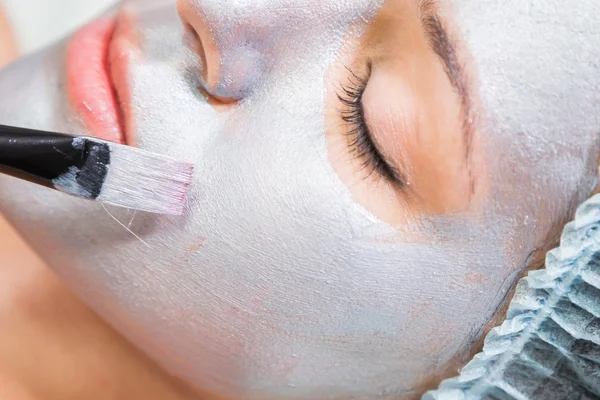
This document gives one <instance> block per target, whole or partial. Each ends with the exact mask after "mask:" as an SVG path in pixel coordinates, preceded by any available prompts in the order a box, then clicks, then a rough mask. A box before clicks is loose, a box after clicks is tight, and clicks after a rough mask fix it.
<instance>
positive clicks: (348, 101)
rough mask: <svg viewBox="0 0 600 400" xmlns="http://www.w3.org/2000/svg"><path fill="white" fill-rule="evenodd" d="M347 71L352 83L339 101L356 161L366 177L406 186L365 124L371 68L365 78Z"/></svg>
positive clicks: (349, 83)
mask: <svg viewBox="0 0 600 400" xmlns="http://www.w3.org/2000/svg"><path fill="white" fill-rule="evenodd" d="M347 70H348V71H349V72H350V75H351V76H350V79H349V81H348V83H347V84H345V85H343V86H342V87H341V90H340V91H339V92H338V95H337V97H338V99H339V100H340V102H341V103H342V104H343V105H344V108H343V109H342V110H340V113H341V116H342V120H343V121H344V122H345V123H346V125H347V126H348V131H347V132H346V136H347V138H348V146H349V147H350V150H351V151H352V153H353V154H354V156H355V158H356V159H358V160H361V162H362V168H363V170H366V171H367V177H370V176H371V175H372V174H373V173H374V172H376V173H377V175H378V176H379V177H383V178H385V179H387V180H388V181H389V182H393V183H396V184H398V185H400V186H404V179H403V178H402V176H401V174H400V173H399V172H398V171H396V170H395V168H393V167H392V166H390V165H389V164H388V163H387V162H386V161H385V159H384V157H383V155H382V154H381V152H380V151H379V149H378V148H377V146H376V145H375V141H374V140H373V136H372V134H371V132H370V131H369V127H368V126H367V123H366V121H365V113H364V107H363V104H362V97H363V94H364V93H365V89H366V88H367V83H368V81H369V76H370V75H371V68H370V66H369V71H368V74H367V75H366V77H361V76H359V75H357V74H355V73H354V72H353V71H352V70H350V69H349V68H347Z"/></svg>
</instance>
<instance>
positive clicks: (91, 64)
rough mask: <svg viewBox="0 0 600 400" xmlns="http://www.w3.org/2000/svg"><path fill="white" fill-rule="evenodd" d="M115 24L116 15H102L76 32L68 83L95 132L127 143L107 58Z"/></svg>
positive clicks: (80, 111)
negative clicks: (114, 16)
mask: <svg viewBox="0 0 600 400" xmlns="http://www.w3.org/2000/svg"><path fill="white" fill-rule="evenodd" d="M116 25H117V22H116V20H115V19H100V20H97V21H94V22H92V23H91V24H89V25H87V26H85V27H83V28H81V29H80V30H79V31H78V32H77V33H76V34H75V35H74V36H73V38H72V40H71V42H70V44H69V47H68V50H67V86H68V92H69V97H70V100H71V103H72V105H73V107H74V108H75V110H76V111H77V112H78V114H79V115H80V116H81V117H82V119H83V122H84V124H85V126H86V128H87V129H88V131H89V132H90V133H91V135H92V136H95V137H97V138H99V139H103V140H107V141H111V142H117V143H125V141H126V137H125V132H124V128H123V123H122V121H121V115H122V113H121V110H120V108H119V101H118V97H117V93H116V91H115V88H114V86H113V82H112V79H111V73H110V69H112V68H109V62H108V55H109V51H110V46H111V40H112V37H113V34H114V33H115V28H116Z"/></svg>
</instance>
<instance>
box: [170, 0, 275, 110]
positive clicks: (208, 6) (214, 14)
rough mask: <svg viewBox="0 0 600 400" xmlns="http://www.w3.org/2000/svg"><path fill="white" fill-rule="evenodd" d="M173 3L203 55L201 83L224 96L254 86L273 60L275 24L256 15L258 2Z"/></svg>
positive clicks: (236, 95) (215, 94)
mask: <svg viewBox="0 0 600 400" xmlns="http://www.w3.org/2000/svg"><path fill="white" fill-rule="evenodd" d="M236 3H237V4H236ZM245 3H249V2H245ZM250 3H251V2H250ZM177 7H178V12H179V15H180V17H181V19H182V21H183V24H184V25H185V26H186V28H187V30H188V31H189V32H190V35H191V36H192V40H193V42H194V44H193V45H194V47H195V49H196V51H197V53H198V54H199V55H200V57H201V59H202V67H201V68H202V70H201V71H199V73H200V74H201V77H202V81H203V82H202V83H203V85H204V89H205V90H206V91H207V92H208V93H209V94H210V95H211V96H212V97H214V98H217V99H220V100H222V101H226V102H227V101H232V100H240V99H242V98H244V97H246V96H248V95H249V94H250V93H251V92H252V91H253V90H255V88H256V87H257V85H258V84H260V82H261V81H262V80H263V78H264V74H265V73H266V67H267V65H268V64H269V58H271V61H272V50H273V43H274V40H275V36H277V35H276V34H275V32H273V31H274V30H276V29H279V30H280V29H281V28H277V25H278V24H277V23H275V24H273V23H271V22H270V21H268V20H266V18H262V17H259V15H258V14H260V7H252V4H250V5H243V4H241V5H240V2H229V3H223V2H222V1H218V0H178V2H177ZM279 25H280V24H279Z"/></svg>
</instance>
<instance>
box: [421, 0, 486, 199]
mask: <svg viewBox="0 0 600 400" xmlns="http://www.w3.org/2000/svg"><path fill="white" fill-rule="evenodd" d="M418 2H419V9H420V13H421V24H422V25H423V30H424V32H425V36H426V37H427V40H428V42H429V45H430V47H431V48H432V50H433V51H434V53H435V54H436V55H437V56H438V57H439V58H440V59H441V61H442V64H443V66H444V70H445V72H446V75H448V79H449V80H450V83H451V84H452V86H453V87H454V90H455V91H456V93H457V94H458V96H459V98H460V102H461V109H462V110H461V111H462V115H463V121H462V130H463V136H464V140H465V144H466V146H465V158H466V160H467V161H469V160H470V156H471V147H472V141H473V122H472V109H471V98H470V96H469V85H468V79H467V78H466V74H465V72H464V67H463V65H462V64H461V63H460V60H459V58H458V56H457V51H456V47H455V45H454V43H453V41H452V40H451V39H450V36H449V35H448V32H447V30H446V28H445V27H444V24H443V23H442V21H441V19H440V16H439V15H438V13H437V5H436V1H435V0H418ZM474 185H475V183H474V182H473V181H472V186H473V187H472V191H474Z"/></svg>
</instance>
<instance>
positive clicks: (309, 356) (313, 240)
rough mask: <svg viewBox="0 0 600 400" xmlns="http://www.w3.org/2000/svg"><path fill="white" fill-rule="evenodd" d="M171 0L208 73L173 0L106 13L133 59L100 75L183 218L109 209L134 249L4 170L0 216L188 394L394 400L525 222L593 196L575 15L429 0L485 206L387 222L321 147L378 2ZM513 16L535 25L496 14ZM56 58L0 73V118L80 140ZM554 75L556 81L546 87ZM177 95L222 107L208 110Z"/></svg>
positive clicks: (509, 263) (439, 362)
mask: <svg viewBox="0 0 600 400" xmlns="http://www.w3.org/2000/svg"><path fill="white" fill-rule="evenodd" d="M397 1H399V0H397ZM407 1H408V0H407ZM181 3H183V5H184V6H185V9H186V10H187V11H186V13H187V14H185V15H187V16H188V17H189V18H188V19H185V18H184V20H185V22H186V23H188V24H189V26H190V27H191V28H190V29H195V30H197V31H200V32H201V33H200V34H199V36H200V38H201V39H202V40H203V41H204V42H206V40H207V32H208V37H209V38H210V40H212V42H210V43H205V45H206V46H207V47H208V46H212V47H213V48H214V51H215V53H214V54H216V55H217V57H216V59H217V60H218V62H216V63H215V62H214V59H210V60H205V62H204V63H203V62H202V59H201V57H200V56H199V55H198V54H197V53H194V52H192V51H191V50H190V47H189V46H188V45H187V44H188V43H189V29H188V32H186V29H185V28H184V24H182V22H181V20H180V18H179V16H178V15H177V10H176V4H175V1H170V0H155V1H142V0H131V1H127V2H125V3H124V5H125V6H126V8H125V14H124V16H122V17H121V18H122V20H126V21H128V22H127V23H126V24H125V23H123V25H122V27H123V26H127V27H128V28H127V29H125V28H123V29H120V30H118V31H117V32H118V34H120V35H123V36H122V37H121V36H119V39H122V40H123V41H124V42H126V43H129V44H130V45H132V46H134V47H135V49H136V50H135V51H134V56H133V57H132V60H131V62H130V63H129V64H126V68H125V67H124V68H122V75H121V79H122V80H123V81H124V82H126V83H125V84H120V85H119V84H118V85H119V86H120V87H121V90H120V91H119V95H120V97H121V102H122V108H123V109H124V114H125V121H124V125H125V126H126V130H127V131H128V138H127V140H128V141H130V142H131V143H135V144H136V145H139V146H140V147H142V148H144V149H148V150H151V151H156V152H160V153H163V154H166V155H170V156H173V157H180V158H182V159H185V160H190V161H194V162H195V168H196V171H197V174H196V178H195V181H194V184H193V185H192V188H191V189H190V195H189V202H188V206H187V209H186V213H185V215H184V216H183V217H180V218H178V217H165V216H154V215H147V214H142V213H137V214H135V213H133V212H127V211H123V210H117V209H109V211H110V213H111V214H112V215H113V216H114V217H115V218H117V219H118V220H119V221H121V222H123V223H124V224H125V225H126V226H128V227H129V229H130V230H131V231H133V232H135V233H136V235H138V236H139V237H140V238H142V239H143V242H142V241H140V240H138V239H137V238H136V237H134V236H132V235H131V234H130V232H128V231H127V230H126V229H124V228H123V227H122V226H121V225H119V224H117V223H116V222H115V221H114V219H113V218H111V216H109V215H108V214H107V212H106V210H104V209H103V208H102V207H101V206H97V205H94V204H88V203H83V202H80V201H77V200H72V199H69V198H64V197H63V196H60V195H55V194H54V193H51V192H48V191H45V190H38V189H37V188H33V187H31V186H29V185H26V184H22V183H20V182H16V181H13V180H9V179H4V178H3V179H1V180H0V185H1V189H0V190H1V191H2V193H3V195H2V196H1V198H0V206H1V207H2V210H4V211H6V212H7V214H8V217H9V218H10V220H11V221H12V222H13V223H14V224H15V225H16V226H17V227H18V229H19V230H20V232H21V233H22V234H23V235H24V236H25V237H26V238H27V240H28V241H29V242H30V243H31V244H32V245H33V246H34V247H35V248H36V250H37V251H38V252H39V253H40V254H41V255H42V257H43V258H44V259H45V260H46V261H47V262H48V263H49V264H50V265H51V266H52V268H54V269H55V271H56V272H57V273H58V274H59V275H60V276H61V278H62V279H63V280H64V281H65V282H67V283H68V284H69V285H70V287H71V288H72V289H73V290H75V291H76V292H77V293H78V294H79V295H80V296H81V297H82V298H84V299H85V300H86V301H87V302H88V304H90V305H91V306H92V307H93V308H94V309H95V310H96V311H97V312H98V313H99V314H100V315H101V316H102V317H103V318H104V319H106V320H107V321H109V322H110V323H111V324H112V325H113V326H115V327H116V328H117V329H118V330H119V331H120V332H121V333H123V334H124V335H126V336H127V337H128V338H129V339H130V340H132V341H133V342H134V343H135V344H137V345H138V346H139V347H140V348H141V349H143V350H144V351H145V352H146V353H147V354H149V355H150V356H152V357H153V358H154V359H156V360H157V361H158V362H159V363H160V364H161V365H162V366H164V367H166V368H167V369H169V371H171V372H173V373H175V374H177V375H178V376H181V377H183V378H184V379H187V380H188V381H190V382H191V383H193V384H194V385H196V386H198V387H201V388H203V389H205V390H207V391H210V392H214V393H218V394H220V395H222V396H224V397H234V398H244V399H252V398H278V399H281V398H319V399H326V398H331V399H333V398H365V399H366V398H369V399H372V398H397V397H398V396H399V395H407V396H411V395H414V394H415V393H416V391H417V390H418V389H416V388H417V387H418V385H419V384H420V383H421V382H422V381H423V380H426V379H427V377H428V376H429V375H436V374H438V373H442V371H443V369H444V368H445V366H446V365H447V363H448V362H449V361H450V360H452V359H453V358H454V357H455V356H457V355H458V354H462V353H463V352H464V351H465V350H468V349H470V348H471V347H472V345H473V343H474V342H475V341H476V340H477V339H478V338H479V337H480V336H481V334H482V330H483V327H484V326H485V324H486V323H487V322H488V321H489V319H490V318H491V317H492V316H493V315H494V313H495V312H496V310H497V308H498V307H499V305H500V304H501V303H502V301H503V300H504V298H505V296H506V295H507V293H508V291H509V290H510V288H511V286H512V284H513V283H514V282H515V280H516V279H517V278H518V276H519V274H520V272H521V270H522V268H523V267H524V265H525V263H526V261H527V257H528V255H529V253H530V252H531V250H532V249H533V248H534V247H535V245H536V243H538V242H539V240H540V237H538V236H539V235H542V236H543V235H545V234H546V233H547V231H548V229H549V228H548V224H546V222H545V221H546V220H545V219H542V218H541V217H542V215H541V214H540V215H536V212H538V210H544V212H549V213H553V212H558V211H557V210H564V209H565V208H567V204H568V203H569V202H571V201H573V200H575V201H576V200H577V199H578V197H577V196H578V195H579V194H580V193H581V196H585V195H586V194H587V192H589V190H590V189H591V187H592V186H593V184H594V181H595V178H594V176H593V173H592V171H591V169H590V166H591V165H592V164H593V163H594V162H595V161H596V154H597V153H596V150H597V137H596V136H594V135H593V134H595V132H596V131H597V130H596V128H597V127H598V126H600V124H599V122H600V121H598V118H600V113H599V112H598V110H597V108H598V104H600V103H599V102H597V101H596V102H594V104H592V102H590V101H589V99H590V98H591V96H594V95H595V94H594V93H599V92H600V91H599V90H598V89H600V88H598V79H597V77H598V76H600V74H598V73H599V72H600V71H597V68H596V67H594V65H593V64H592V63H587V64H586V63H585V62H582V61H590V60H592V59H594V57H592V56H593V55H594V54H597V52H600V50H596V49H600V43H596V44H597V45H595V46H592V45H590V46H589V48H588V47H585V46H583V44H582V43H583V40H584V39H585V40H587V39H589V40H590V43H595V42H598V41H600V39H599V38H598V37H595V38H592V36H588V35H587V34H586V33H585V32H584V33H581V32H578V31H576V28H575V27H576V26H579V25H580V24H579V23H577V21H578V20H579V19H585V18H584V17H577V15H591V14H592V13H591V12H590V10H588V8H590V7H592V4H593V3H592V2H591V1H589V2H585V1H584V2H583V3H582V2H579V3H578V5H573V4H570V3H569V4H567V1H566V0H563V1H560V0H556V1H553V2H552V4H556V5H557V7H558V6H559V5H562V6H561V7H558V9H560V12H559V15H562V17H557V16H554V15H553V14H552V15H550V14H549V15H545V14H544V13H543V10H538V9H537V8H536V7H540V8H541V7H542V6H541V5H540V6H537V3H536V2H534V1H529V0H528V1H521V2H517V1H513V2H510V3H511V5H508V4H506V5H505V3H502V4H491V2H490V4H491V5H488V6H487V8H486V6H484V5H481V6H479V5H477V4H479V3H480V2H475V1H468V0H462V1H458V0H457V1H449V0H448V1H447V3H449V4H448V5H447V9H448V10H450V9H451V8H453V9H454V12H455V13H456V15H457V20H456V21H457V25H458V27H459V28H460V29H459V30H463V28H464V30H463V31H464V35H465V40H466V43H467V48H468V50H470V51H471V52H472V53H473V64H474V67H475V70H476V71H479V70H480V71H481V77H480V87H479V86H478V87H477V90H479V89H481V92H482V93H481V96H482V99H481V102H482V108H484V109H485V110H486V111H487V112H488V113H489V115H486V116H485V118H483V119H482V121H483V124H484V126H485V127H486V128H489V130H488V131H486V130H485V129H484V132H483V139H482V141H483V142H484V144H485V146H486V148H489V149H490V151H489V154H488V153H486V154H488V156H487V158H488V159H489V163H490V165H491V167H490V174H491V175H493V177H492V178H491V181H492V184H491V185H490V186H491V189H490V194H489V198H488V199H486V200H485V201H484V205H483V206H482V207H481V209H480V210H478V211H477V213H469V214H458V215H453V216H439V217H431V218H421V219H420V220H419V222H417V221H415V222H413V223H408V224H406V226H402V227H401V229H400V228H396V227H391V226H390V225H388V224H387V223H385V222H383V221H381V220H379V219H378V218H376V217H375V216H374V215H373V214H372V213H370V212H369V211H367V210H366V209H365V208H364V207H363V206H362V205H360V204H358V203H357V202H356V201H355V200H354V197H353V195H352V193H351V192H350V190H349V189H348V187H347V186H346V185H345V184H344V183H343V182H342V181H341V180H340V178H339V177H338V174H337V173H336V171H335V170H334V169H333V167H332V165H331V162H330V158H329V154H328V146H327V141H326V137H325V132H326V125H325V114H326V108H327V107H326V100H325V99H326V88H327V85H328V84H329V82H327V81H326V76H327V71H328V70H329V69H330V68H331V67H332V65H333V64H335V63H336V62H338V61H337V60H338V59H339V56H340V53H341V52H342V50H343V49H344V47H345V46H346V45H347V43H349V42H352V41H356V40H358V39H359V38H360V37H361V34H362V33H363V32H364V30H365V28H366V27H367V24H368V23H369V22H370V21H372V19H373V18H374V17H375V15H376V14H377V12H378V11H379V10H380V7H381V6H382V4H381V1H378V0H346V1H340V0H327V1H316V0H301V1H300V2H298V1H293V0H261V1H246V2H244V1H235V2H233V1H232V2H222V1H217V0H203V1H201V0H193V1H189V2H186V1H182V2H181ZM476 3H477V4H476ZM512 3H514V4H512ZM534 3H535V4H534ZM485 4H487V3H485ZM526 5H527V6H526ZM529 6H531V7H533V8H532V9H533V10H536V11H539V13H540V15H539V20H540V21H541V22H540V26H539V27H538V25H535V24H532V23H527V22H526V21H521V22H522V23H523V25H518V24H517V23H516V22H514V21H519V20H525V19H526V18H529V17H530V16H529V14H528V13H527V12H526V10H525V8H526V7H529ZM569 7H571V8H573V9H574V10H576V11H573V12H571V11H569V10H566V8H569ZM509 8H510V10H509ZM553 10H555V8H553ZM576 12H577V14H576ZM579 12H586V13H584V14H578V13H579ZM448 15H449V16H450V15H453V14H451V13H450V11H448ZM544 15H545V18H547V19H549V20H551V21H550V22H548V24H551V25H553V26H555V27H556V26H559V27H561V29H563V30H564V32H563V30H561V32H563V33H565V34H566V35H567V37H566V38H565V39H564V42H562V41H561V43H567V42H568V40H569V38H571V39H573V38H580V39H581V42H576V43H579V45H580V47H582V50H581V51H583V50H586V51H587V53H584V59H581V58H580V55H581V53H570V52H569V51H567V48H562V47H560V50H562V51H563V53H561V54H563V55H564V56H565V57H568V56H570V57H571V58H570V61H571V62H573V63H572V64H569V66H568V67H567V66H566V65H565V63H566V62H567V61H560V60H557V59H555V56H553V55H552V51H551V49H549V48H547V46H546V45H545V43H546V39H543V35H544V34H545V33H548V32H549V30H546V28H543V27H542V26H545V27H547V28H548V29H550V28H549V25H544V24H545V23H546V21H545V20H544V18H542V17H544ZM557 18H558V22H560V24H558V22H557V21H555V19H557ZM591 19H592V18H591V17H590V21H587V19H586V21H585V22H586V23H587V24H591V25H593V26H592V27H590V30H589V32H592V31H593V29H596V31H597V30H598V25H597V24H595V22H592V21H591ZM511 21H513V23H514V24H517V25H516V27H513V29H507V28H505V27H504V25H503V24H508V23H509V22H511ZM552 21H554V22H557V23H554V22H552ZM594 24H595V25H594ZM496 25H497V26H498V28H496V29H491V28H490V26H496ZM515 28H521V29H522V30H523V32H521V31H519V30H518V29H515ZM538 30H539V31H538ZM529 31H535V35H533V36H531V37H532V38H533V39H532V40H533V41H534V42H533V43H529V44H527V45H526V44H525V43H524V42H523V41H522V40H523V38H524V37H529V36H528V35H527V32H529ZM569 35H570V36H569ZM584 36H585V37H584ZM500 43H501V44H500ZM127 46H128V45H125V47H123V48H127ZM525 49H532V51H538V50H539V51H540V52H541V53H538V54H537V57H539V56H540V54H542V55H544V56H545V58H542V59H541V60H546V63H545V64H544V68H539V67H540V64H539V63H538V61H536V60H539V59H538V58H536V55H535V54H531V55H530V56H528V57H527V58H526V59H524V60H522V61H519V60H520V57H522V56H523V53H522V51H525ZM542 50H548V51H547V52H542ZM573 51H575V50H573ZM592 53H593V54H592ZM64 54H65V45H62V44H61V45H57V46H56V47H54V48H52V49H49V50H47V51H45V52H43V53H41V54H38V55H35V56H32V57H30V58H28V59H24V60H22V61H21V62H19V63H17V64H15V65H14V66H12V67H10V68H8V69H7V70H5V71H3V72H2V74H0V93H1V95H0V122H2V123H7V124H14V125H25V126H30V127H34V128H46V129H54V130H63V131H67V132H70V133H85V128H84V126H85V123H84V122H83V121H82V119H81V118H80V117H79V116H78V114H77V113H76V112H75V111H74V110H73V109H72V107H70V106H68V105H67V104H69V101H68V100H67V97H66V96H67V94H66V93H65V92H64V89H63V88H64V82H65V72H64V71H65V66H64V63H65V61H64V60H65V57H64ZM214 54H213V55H211V56H210V57H213V56H214ZM501 56H502V57H501ZM210 57H207V58H210ZM211 60H212V61H211ZM575 60H579V61H580V62H582V63H580V64H577V63H575V62H574V61H575ZM517 61H519V62H517ZM211 62H212V64H211ZM211 66H212V68H213V69H212V70H211V71H206V68H208V69H209V70H210V69H211ZM540 69H541V71H540ZM565 70H566V71H570V72H571V75H570V77H569V79H567V80H565V81H563V82H562V84H563V85H564V86H563V87H562V88H561V87H559V86H560V85H561V82H559V81H556V80H554V81H552V79H551V78H556V77H557V76H558V73H559V72H560V71H565ZM123 71H125V72H123ZM545 74H547V75H545ZM203 76H204V78H203ZM591 76H594V77H596V78H595V80H593V81H591V82H590V77H591ZM209 78H210V79H209ZM546 79H547V80H546ZM206 80H208V81H206ZM584 82H587V85H588V86H584V85H583V83H584ZM532 85H533V86H532ZM123 87H126V90H124V89H123ZM199 87H204V88H205V89H206V90H207V91H209V92H210V93H211V94H213V95H216V96H220V97H226V98H232V99H239V102H238V103H237V104H235V106H233V107H230V108H229V109H227V110H225V111H219V110H217V109H215V108H214V107H213V106H212V105H211V104H209V102H208V101H207V100H206V98H205V97H204V96H203V94H202V93H201V91H200V90H199V89H198V88H199ZM524 87H527V88H528V89H527V90H522V88H524ZM547 91H551V93H552V94H553V95H555V96H554V97H552V96H550V95H547ZM577 91H579V94H577ZM125 92H126V95H125ZM579 95H581V97H578V96H579ZM554 100H555V101H554ZM571 105H572V107H571ZM575 105H577V107H575ZM568 132H569V134H567V133H568ZM492 133H494V134H492ZM496 133H497V134H496ZM570 133H572V134H570ZM574 137H575V138H576V139H574ZM525 185H526V186H527V189H526V190H525V189H524V186H525ZM583 192H586V193H583ZM542 199H543V200H542Z"/></svg>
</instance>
